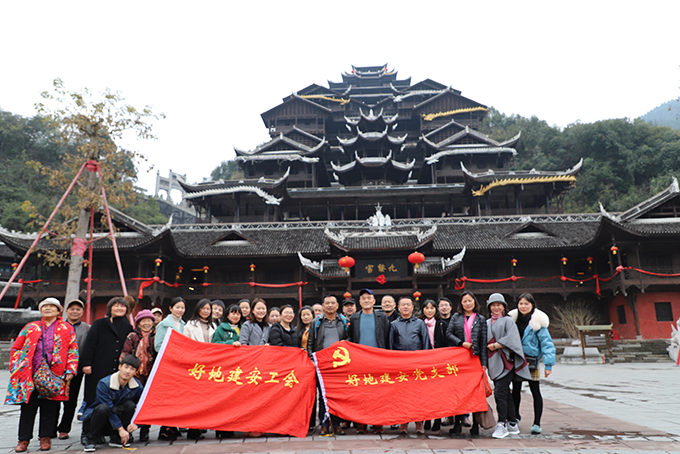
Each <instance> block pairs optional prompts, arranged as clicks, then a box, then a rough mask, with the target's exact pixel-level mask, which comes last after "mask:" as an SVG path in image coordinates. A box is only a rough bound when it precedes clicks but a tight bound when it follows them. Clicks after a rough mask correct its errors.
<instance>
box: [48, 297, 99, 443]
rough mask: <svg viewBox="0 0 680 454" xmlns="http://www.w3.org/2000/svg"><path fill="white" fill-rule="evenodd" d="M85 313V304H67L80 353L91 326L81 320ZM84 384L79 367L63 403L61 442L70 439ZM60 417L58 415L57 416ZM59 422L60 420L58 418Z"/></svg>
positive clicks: (68, 317) (70, 302)
mask: <svg viewBox="0 0 680 454" xmlns="http://www.w3.org/2000/svg"><path fill="white" fill-rule="evenodd" d="M84 313H85V304H83V302H82V301H80V300H79V299H75V300H71V301H69V302H68V303H67V304H66V312H65V315H66V317H65V318H66V321H67V322H69V323H70V324H71V325H72V326H73V331H75V333H76V342H77V343H78V351H81V350H82V348H83V345H85V338H86V337H87V332H88V331H89V330H90V325H89V324H88V323H85V322H83V321H82V320H81V318H82V317H83V314H84ZM82 383H83V369H82V367H80V365H79V366H78V374H76V375H75V376H74V377H73V379H72V380H71V382H70V384H69V391H68V392H69V394H68V396H69V398H68V401H66V402H63V404H64V413H63V414H62V415H61V422H60V423H59V425H58V426H57V428H56V430H55V432H58V437H59V439H60V440H65V439H67V438H68V437H69V435H68V433H69V432H70V431H71V425H72V424H73V415H75V412H76V407H77V405H78V394H80V385H81V384H82ZM57 416H58V415H57ZM57 420H59V418H57Z"/></svg>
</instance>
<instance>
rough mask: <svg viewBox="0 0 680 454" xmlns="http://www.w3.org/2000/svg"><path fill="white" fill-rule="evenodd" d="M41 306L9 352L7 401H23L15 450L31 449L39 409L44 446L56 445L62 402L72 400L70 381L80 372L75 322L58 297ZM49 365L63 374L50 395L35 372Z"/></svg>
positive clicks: (8, 402) (12, 402)
mask: <svg viewBox="0 0 680 454" xmlns="http://www.w3.org/2000/svg"><path fill="white" fill-rule="evenodd" d="M38 309H39V310H40V315H41V318H40V320H38V321H34V322H30V323H28V324H26V326H24V327H23V329H22V330H21V332H19V335H18V336H17V338H16V340H15V341H14V344H12V349H11V350H10V353H9V371H10V378H9V385H8V386H7V396H6V397H5V405H12V404H13V405H21V412H20V414H19V442H18V443H17V446H16V448H14V451H15V452H25V451H26V450H27V449H28V444H29V443H30V441H31V438H33V426H34V425H35V416H36V414H37V413H38V409H40V425H39V426H38V437H39V438H40V450H41V451H47V450H49V449H50V448H51V447H52V440H51V439H50V437H51V435H52V432H53V431H54V428H55V427H56V425H57V415H58V412H59V402H61V401H67V400H68V398H69V396H68V391H69V382H70V381H71V379H72V378H73V377H74V376H75V375H76V373H77V372H78V343H77V342H76V334H75V331H74V330H73V326H71V324H70V323H67V322H65V321H64V320H63V319H62V318H61V311H62V306H61V303H60V302H59V300H57V299H56V298H45V299H44V300H42V301H41V302H40V304H39V305H38ZM43 363H44V364H45V365H44V366H43V365H42V364H43ZM45 369H49V371H50V372H51V373H52V374H54V375H56V376H58V377H60V380H59V383H58V384H59V388H58V389H55V390H54V392H53V393H51V394H50V395H42V394H44V392H45V391H44V390H39V389H36V386H35V382H34V376H36V374H39V373H41V372H40V371H41V370H45ZM5 435H6V434H5Z"/></svg>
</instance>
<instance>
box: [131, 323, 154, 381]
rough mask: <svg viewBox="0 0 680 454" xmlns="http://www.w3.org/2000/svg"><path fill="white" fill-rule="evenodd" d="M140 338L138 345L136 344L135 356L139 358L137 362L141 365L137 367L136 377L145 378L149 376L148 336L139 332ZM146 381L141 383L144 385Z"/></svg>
mask: <svg viewBox="0 0 680 454" xmlns="http://www.w3.org/2000/svg"><path fill="white" fill-rule="evenodd" d="M139 334H140V338H139V343H138V344H137V349H135V356H136V357H137V358H139V361H140V362H141V365H140V366H139V371H137V374H135V375H137V376H138V377H140V378H142V377H144V378H146V377H148V376H149V372H150V371H149V360H150V359H151V358H149V334H151V332H148V333H144V332H142V331H140V332H139ZM145 382H146V380H143V381H142V383H145Z"/></svg>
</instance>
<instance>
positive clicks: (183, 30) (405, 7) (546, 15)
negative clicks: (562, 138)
mask: <svg viewBox="0 0 680 454" xmlns="http://www.w3.org/2000/svg"><path fill="white" fill-rule="evenodd" d="M679 17H680V1H678V0H669V1H650V2H639V1H622V0H618V1H592V0H590V1H570V2H566V1H559V2H558V1H536V2H521V1H514V2H513V1H489V0H487V1H483V2H477V1H466V2H458V1H453V0H448V1H441V2H438V1H432V0H431V1H427V2H422V1H421V2H403V1H402V2H399V1H389V2H379V1H366V0H363V1H334V2H323V1H310V2H297V1H290V0H289V1H276V2H256V1H251V2H243V1H198V2H191V3H189V2H182V3H180V2H152V1H142V2H140V1H117V2H102V1H99V2H93V1H84V2H75V1H66V2H53V1H50V2H39V1H30V2H19V1H4V2H1V3H0V30H2V41H3V44H2V52H1V53H0V109H2V110H6V111H10V112H13V113H15V114H20V115H24V116H32V115H34V114H35V109H34V107H33V105H34V103H36V102H38V101H40V92H42V91H44V90H49V89H50V88H51V83H52V80H53V79H54V78H56V77H60V78H62V79H63V80H64V82H65V83H66V86H67V87H68V88H71V89H80V88H82V87H87V88H88V89H90V90H91V91H100V90H103V89H105V88H107V87H108V88H111V89H113V90H118V91H120V92H122V94H123V95H124V96H125V97H126V100H127V101H128V102H129V103H130V104H132V105H134V106H136V107H142V106H144V105H146V104H150V105H152V106H153V107H154V108H155V110H157V111H158V112H164V113H165V114H166V115H167V118H166V119H165V120H162V121H160V122H158V123H157V125H156V127H155V133H156V135H157V136H158V140H156V141H152V142H148V141H147V142H138V143H136V144H134V145H133V147H135V148H136V149H138V150H140V151H141V152H143V153H145V154H146V155H147V157H148V158H149V164H152V165H153V166H154V168H153V169H152V170H151V171H147V170H148V167H149V166H148V165H147V164H141V165H140V168H139V170H140V175H139V176H140V179H139V180H140V185H141V186H142V187H143V188H145V189H147V191H148V192H149V193H153V190H154V185H155V176H156V171H160V172H161V174H162V175H164V176H167V174H168V171H169V169H172V170H173V171H175V172H178V173H181V174H186V176H187V180H188V181H189V182H200V181H202V180H203V178H205V177H209V175H210V172H211V171H212V170H213V169H214V168H215V167H216V166H217V165H219V164H220V162H221V161H224V160H227V159H232V158H233V157H234V150H233V147H234V146H236V147H238V148H243V149H248V150H250V149H253V148H255V147H256V146H257V145H258V144H260V143H262V142H264V141H265V140H267V138H268V136H267V134H266V128H265V127H264V124H263V123H262V120H261V118H260V114H261V113H262V112H265V111H267V110H269V109H270V108H272V107H274V106H276V105H277V104H279V103H280V101H281V98H283V97H284V96H288V95H289V94H291V93H292V92H295V91H297V90H300V89H302V88H304V87H306V86H308V85H310V84H312V83H316V84H318V85H323V86H327V81H328V80H332V81H341V79H342V78H341V74H342V72H344V71H347V72H349V71H350V70H351V65H352V64H354V65H357V66H360V65H382V64H385V63H387V64H388V67H389V68H390V69H395V70H397V71H398V75H399V78H400V79H402V78H407V77H411V82H412V83H416V82H418V81H420V80H423V79H426V78H431V79H433V80H436V81H438V82H440V83H442V84H445V85H450V86H452V87H453V88H455V89H458V90H461V91H462V93H463V96H466V97H468V98H471V99H473V100H475V101H477V102H480V103H482V104H485V105H488V106H493V107H495V108H496V109H498V110H500V111H501V112H504V113H506V114H519V115H523V116H527V117H529V116H532V115H535V116H537V117H538V118H540V119H542V120H546V121H547V122H548V123H549V124H552V125H558V126H562V127H564V126H567V125H569V124H571V123H574V122H576V121H581V122H586V123H588V122H593V121H597V120H602V119H608V118H622V117H627V118H636V117H639V116H641V115H643V114H645V113H646V112H647V111H649V110H651V109H652V108H654V107H656V106H658V105H660V104H661V103H663V102H665V101H669V100H670V99H672V98H677V97H678V96H679V95H680V88H679V87H680V45H679V44H678V42H679V41H680V36H679V33H678V30H679V29H680V28H678V18H679Z"/></svg>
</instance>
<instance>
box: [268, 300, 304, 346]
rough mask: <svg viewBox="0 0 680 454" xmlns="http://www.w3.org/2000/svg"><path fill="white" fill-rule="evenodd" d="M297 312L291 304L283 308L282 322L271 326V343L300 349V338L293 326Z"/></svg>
mask: <svg viewBox="0 0 680 454" xmlns="http://www.w3.org/2000/svg"><path fill="white" fill-rule="evenodd" d="M293 320H295V310H294V309H293V306H291V305H290V304H285V305H283V306H281V320H279V321H278V322H276V323H274V324H273V325H271V328H270V330H269V343H270V344H271V345H278V346H279V347H300V336H299V335H298V332H297V330H296V329H295V327H294V326H293Z"/></svg>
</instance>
